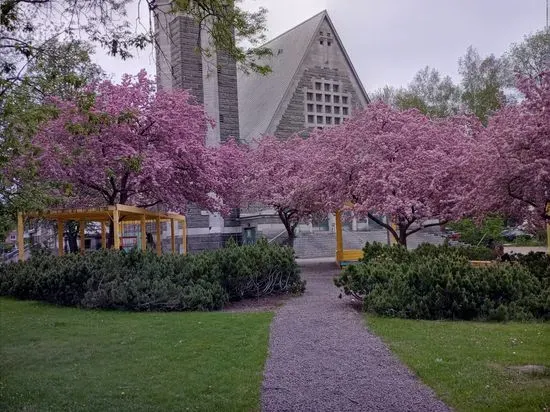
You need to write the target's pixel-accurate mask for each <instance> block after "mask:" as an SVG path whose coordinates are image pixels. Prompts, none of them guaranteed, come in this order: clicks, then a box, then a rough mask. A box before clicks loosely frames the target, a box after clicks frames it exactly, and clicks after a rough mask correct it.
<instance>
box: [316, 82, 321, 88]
mask: <svg viewBox="0 0 550 412" xmlns="http://www.w3.org/2000/svg"><path fill="white" fill-rule="evenodd" d="M315 90H321V83H320V82H315Z"/></svg>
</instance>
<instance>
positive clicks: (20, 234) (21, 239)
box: [17, 212, 25, 262]
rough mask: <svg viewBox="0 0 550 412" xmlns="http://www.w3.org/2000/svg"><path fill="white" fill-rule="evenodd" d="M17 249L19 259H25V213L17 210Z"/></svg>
mask: <svg viewBox="0 0 550 412" xmlns="http://www.w3.org/2000/svg"><path fill="white" fill-rule="evenodd" d="M17 249H18V254H19V261H20V262H22V261H24V260H25V223H24V220H23V213H21V212H17Z"/></svg>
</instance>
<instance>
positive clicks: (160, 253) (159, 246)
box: [157, 216, 162, 256]
mask: <svg viewBox="0 0 550 412" xmlns="http://www.w3.org/2000/svg"><path fill="white" fill-rule="evenodd" d="M160 242H161V238H160V216H157V255H158V256H160V255H162V245H161V243H160Z"/></svg>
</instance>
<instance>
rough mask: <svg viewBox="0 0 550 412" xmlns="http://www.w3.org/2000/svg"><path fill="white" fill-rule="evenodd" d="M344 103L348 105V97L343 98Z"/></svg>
mask: <svg viewBox="0 0 550 412" xmlns="http://www.w3.org/2000/svg"><path fill="white" fill-rule="evenodd" d="M342 103H343V104H348V96H342Z"/></svg>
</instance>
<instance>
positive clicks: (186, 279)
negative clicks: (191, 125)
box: [0, 242, 305, 311]
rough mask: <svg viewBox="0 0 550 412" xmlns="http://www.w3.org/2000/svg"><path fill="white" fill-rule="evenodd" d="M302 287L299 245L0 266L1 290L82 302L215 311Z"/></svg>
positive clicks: (47, 258) (103, 255) (44, 258)
mask: <svg viewBox="0 0 550 412" xmlns="http://www.w3.org/2000/svg"><path fill="white" fill-rule="evenodd" d="M304 287H305V283H304V282H303V281H302V280H301V279H300V273H299V268H298V266H297V264H296V261H295V259H294V252H293V250H292V249H290V248H286V247H280V246H276V245H269V244H267V243H266V242H259V243H258V244H255V245H249V246H237V245H236V244H231V245H229V246H228V247H227V248H224V249H220V250H217V251H212V252H204V253H200V254H196V255H190V256H180V255H163V256H160V257H159V256H156V255H155V254H153V253H151V252H141V251H138V250H133V251H130V252H127V253H126V252H121V251H98V252H94V253H89V254H86V255H83V256H82V255H77V254H70V255H66V256H62V257H56V256H52V255H47V254H39V255H36V256H33V257H31V258H30V259H29V260H28V261H26V262H18V263H13V264H8V265H2V266H0V295H2V296H13V297H16V298H19V299H35V300H41V301H46V302H50V303H54V304H58V305H69V306H80V307H84V308H107V309H125V310H136V311H145V310H159V311H170V310H178V311H181V310H216V309H221V308H222V307H223V306H224V304H225V303H227V302H228V301H234V300H239V299H243V298H252V297H255V298H258V297H261V296H265V295H271V294H284V293H301V292H302V291H303V290H304Z"/></svg>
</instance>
